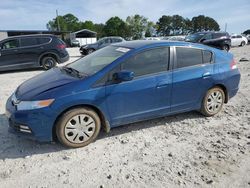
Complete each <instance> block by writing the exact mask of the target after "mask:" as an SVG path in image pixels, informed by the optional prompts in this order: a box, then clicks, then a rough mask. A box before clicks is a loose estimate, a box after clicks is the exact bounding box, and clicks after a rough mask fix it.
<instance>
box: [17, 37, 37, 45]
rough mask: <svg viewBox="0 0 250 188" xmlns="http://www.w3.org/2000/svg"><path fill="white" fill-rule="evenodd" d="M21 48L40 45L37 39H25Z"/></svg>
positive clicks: (22, 40)
mask: <svg viewBox="0 0 250 188" xmlns="http://www.w3.org/2000/svg"><path fill="white" fill-rule="evenodd" d="M20 42H21V47H26V46H35V45H38V41H37V38H23V39H21V40H20Z"/></svg>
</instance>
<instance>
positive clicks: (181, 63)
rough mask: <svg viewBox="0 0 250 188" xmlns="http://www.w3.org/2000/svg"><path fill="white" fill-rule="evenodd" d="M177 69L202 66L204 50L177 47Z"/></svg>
mask: <svg viewBox="0 0 250 188" xmlns="http://www.w3.org/2000/svg"><path fill="white" fill-rule="evenodd" d="M176 57H177V68H183V67H189V66H194V65H200V64H202V50H200V49H194V48H185V47H176Z"/></svg>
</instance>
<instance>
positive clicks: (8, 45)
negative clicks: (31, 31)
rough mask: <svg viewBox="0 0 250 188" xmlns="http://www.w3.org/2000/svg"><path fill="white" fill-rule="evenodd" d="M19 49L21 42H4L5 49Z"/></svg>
mask: <svg viewBox="0 0 250 188" xmlns="http://www.w3.org/2000/svg"><path fill="white" fill-rule="evenodd" d="M18 47H19V40H17V39H13V40H9V41H7V42H4V43H3V45H2V48H3V49H11V48H18Z"/></svg>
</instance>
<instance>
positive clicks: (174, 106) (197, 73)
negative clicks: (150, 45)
mask: <svg viewBox="0 0 250 188" xmlns="http://www.w3.org/2000/svg"><path fill="white" fill-rule="evenodd" d="M212 74H213V55H212V52H210V51H206V50H201V49H196V48H191V47H176V48H175V65H174V70H173V90H172V100H171V110H172V111H173V112H181V111H186V110H193V109H199V108H200V105H201V101H202V99H203V96H204V95H205V93H206V92H207V90H208V89H209V88H210V87H212V85H213V78H212Z"/></svg>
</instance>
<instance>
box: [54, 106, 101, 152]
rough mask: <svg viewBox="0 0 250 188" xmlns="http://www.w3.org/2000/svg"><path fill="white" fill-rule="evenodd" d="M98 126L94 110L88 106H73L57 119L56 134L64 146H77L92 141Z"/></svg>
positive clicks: (98, 121) (99, 123)
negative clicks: (73, 107)
mask: <svg viewBox="0 0 250 188" xmlns="http://www.w3.org/2000/svg"><path fill="white" fill-rule="evenodd" d="M100 128H101V122H100V118H99V116H98V115H97V113H96V112H95V111H93V110H92V109H90V108H75V109H73V110H70V111H68V112H66V113H65V114H63V115H62V117H61V118H60V119H59V121H58V122H57V124H56V135H57V138H58V140H59V141H60V142H61V143H62V144H63V145H64V146H67V147H72V148H78V147H83V146H86V145H88V144H90V143H91V142H93V141H94V140H95V139H96V137H97V136H98V134H99V132H100Z"/></svg>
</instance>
